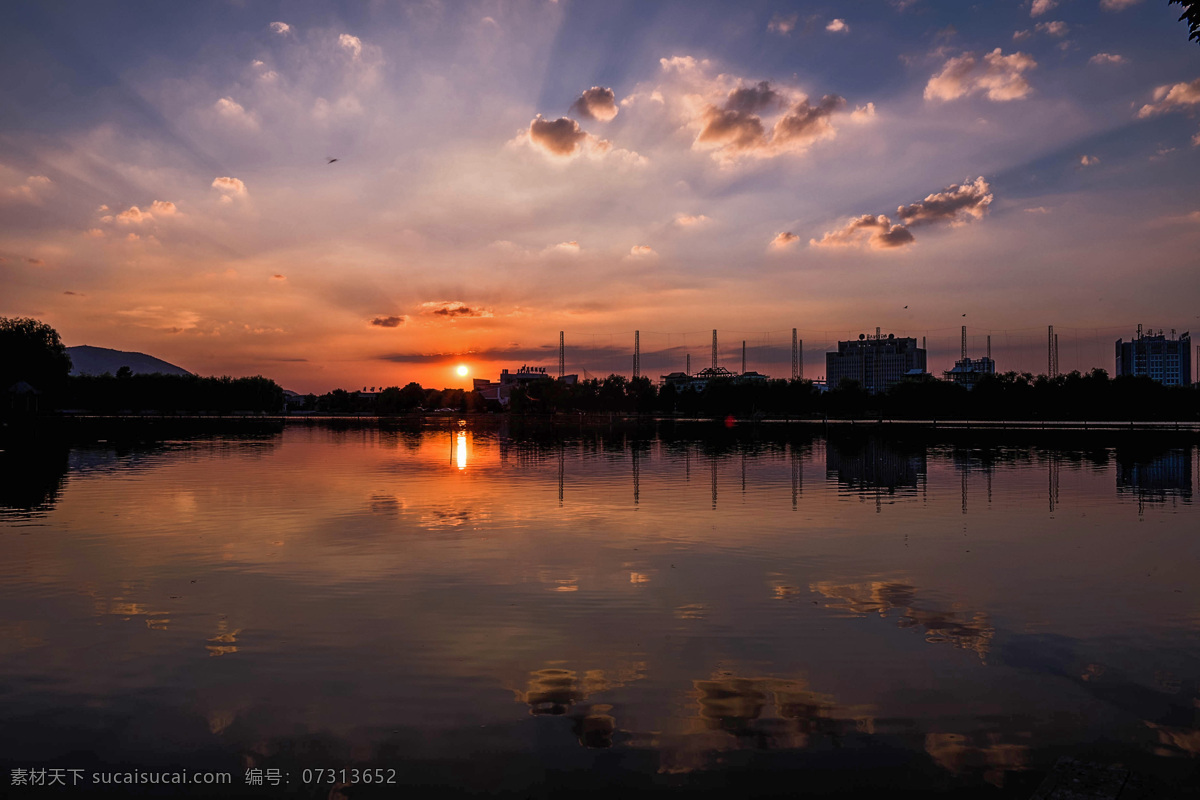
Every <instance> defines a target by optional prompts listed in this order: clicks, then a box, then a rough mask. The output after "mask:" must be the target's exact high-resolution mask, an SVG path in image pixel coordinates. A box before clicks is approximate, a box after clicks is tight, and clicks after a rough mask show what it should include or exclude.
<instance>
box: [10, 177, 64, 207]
mask: <svg viewBox="0 0 1200 800" xmlns="http://www.w3.org/2000/svg"><path fill="white" fill-rule="evenodd" d="M53 188H54V182H53V181H52V180H50V179H49V178H47V177H46V176H45V175H30V176H29V177H28V178H26V179H25V180H23V181H21V182H20V183H18V184H16V185H10V186H6V187H4V189H3V190H2V191H3V193H4V196H5V197H9V198H12V199H13V200H21V201H24V202H27V203H40V202H41V201H42V198H43V197H45V196H46V195H47V194H49V193H50V192H51V190H52V189H53Z"/></svg>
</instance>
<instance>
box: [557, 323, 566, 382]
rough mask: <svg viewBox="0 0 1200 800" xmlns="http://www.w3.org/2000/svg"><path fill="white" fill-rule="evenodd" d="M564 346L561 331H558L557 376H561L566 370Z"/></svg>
mask: <svg viewBox="0 0 1200 800" xmlns="http://www.w3.org/2000/svg"><path fill="white" fill-rule="evenodd" d="M565 356H566V346H565V345H564V344H563V332H562V331H559V332H558V377H559V378H562V376H563V374H564V373H565V372H566V371H567V370H566V358H565Z"/></svg>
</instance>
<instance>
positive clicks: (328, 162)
mask: <svg viewBox="0 0 1200 800" xmlns="http://www.w3.org/2000/svg"><path fill="white" fill-rule="evenodd" d="M335 161H337V159H336V158H331V159H329V160H328V161H326V162H325V163H326V164H332V163H333V162H335Z"/></svg>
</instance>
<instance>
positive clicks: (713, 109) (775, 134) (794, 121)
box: [696, 81, 846, 155]
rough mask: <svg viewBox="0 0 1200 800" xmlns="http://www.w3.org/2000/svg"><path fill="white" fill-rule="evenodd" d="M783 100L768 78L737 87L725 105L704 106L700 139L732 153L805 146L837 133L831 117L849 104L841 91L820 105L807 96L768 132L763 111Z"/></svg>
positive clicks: (772, 150)
mask: <svg viewBox="0 0 1200 800" xmlns="http://www.w3.org/2000/svg"><path fill="white" fill-rule="evenodd" d="M783 101H784V98H783V96H782V95H781V94H779V92H776V91H775V90H774V89H772V88H771V85H770V84H769V83H768V82H767V81H762V82H760V83H758V84H756V85H754V86H742V87H739V88H737V89H734V90H733V91H731V92H730V93H729V95H728V96H727V97H726V100H725V104H724V106H723V107H718V106H714V105H710V106H708V108H706V109H705V110H704V112H703V113H702V115H701V117H700V122H701V126H700V133H699V135H697V137H696V141H697V142H698V143H701V144H707V145H714V146H717V147H719V148H720V149H721V150H724V151H727V152H730V153H743V152H750V151H758V152H759V153H761V154H764V155H775V154H777V153H781V152H785V151H788V150H802V149H804V148H806V147H807V146H808V144H809V143H811V142H813V141H816V140H818V139H823V138H828V137H831V136H833V135H834V133H835V130H834V127H833V125H832V124H831V123H830V121H829V118H830V117H831V116H832V115H833V114H834V112H836V111H839V110H841V109H842V108H843V107H844V106H845V105H846V101H845V99H844V98H842V97H839V96H837V95H825V96H824V97H822V98H821V102H819V103H817V104H816V105H811V104H810V103H809V102H808V98H804V99H802V100H800V101H799V102H797V103H795V104H794V105H793V106H792V107H791V108H789V109H788V110H787V112H786V113H785V114H784V115H783V116H781V117H779V118H778V119H777V120H776V121H775V124H774V125H773V126H772V128H771V131H770V135H768V133H767V126H766V124H765V123H764V122H763V119H762V117H761V116H759V114H760V113H761V112H764V111H768V110H773V109H775V108H777V107H778V106H779V105H781V104H782V103H783Z"/></svg>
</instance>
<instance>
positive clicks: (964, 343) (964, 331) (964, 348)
mask: <svg viewBox="0 0 1200 800" xmlns="http://www.w3.org/2000/svg"><path fill="white" fill-rule="evenodd" d="M961 357H962V358H963V359H964V360H965V359H966V357H967V326H966V325H963V326H962V356H961Z"/></svg>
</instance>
